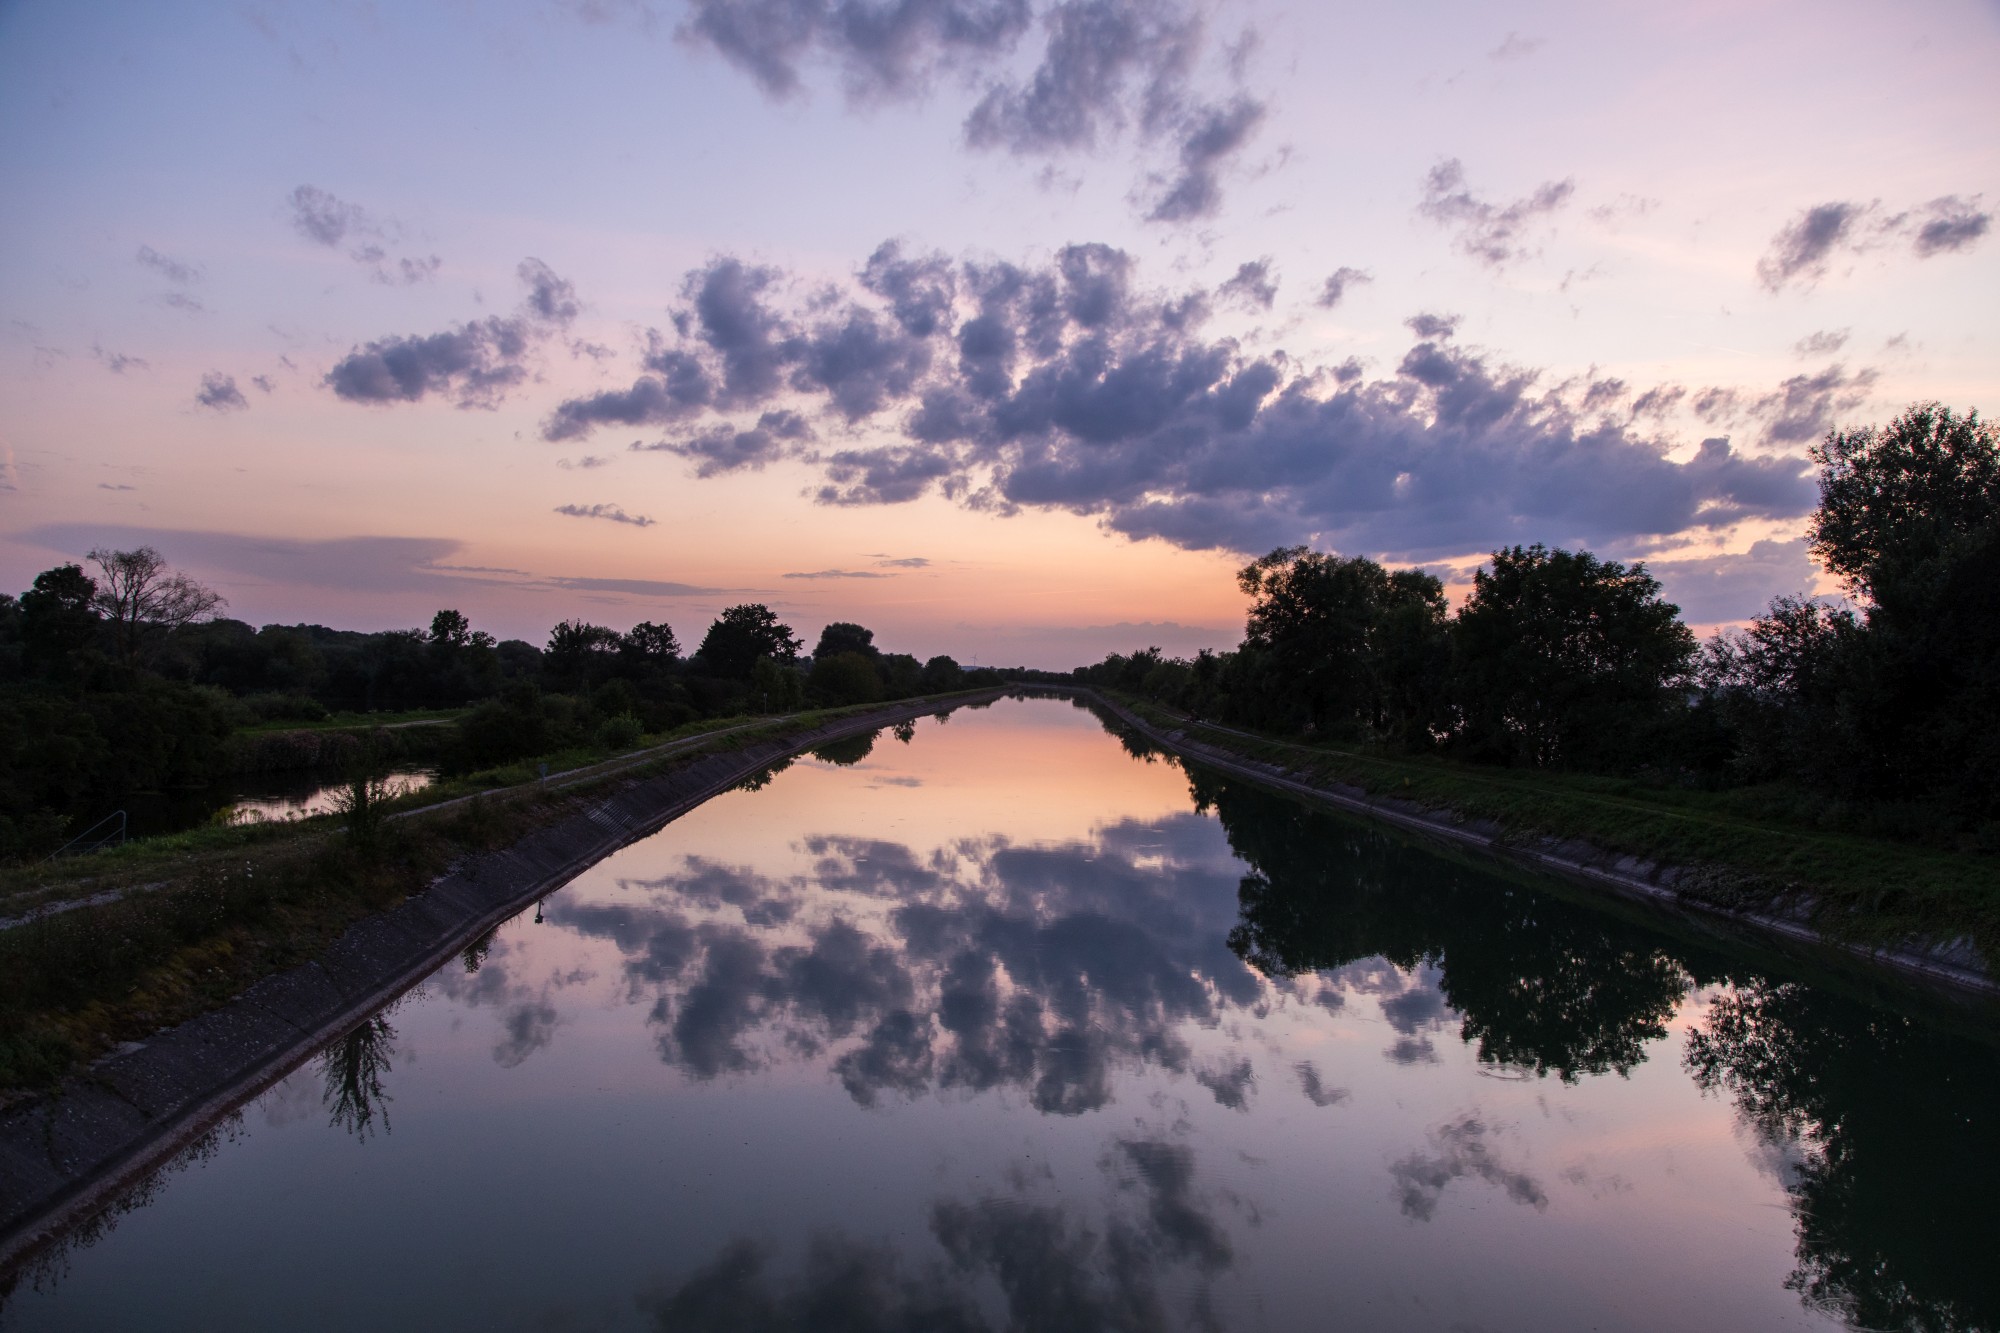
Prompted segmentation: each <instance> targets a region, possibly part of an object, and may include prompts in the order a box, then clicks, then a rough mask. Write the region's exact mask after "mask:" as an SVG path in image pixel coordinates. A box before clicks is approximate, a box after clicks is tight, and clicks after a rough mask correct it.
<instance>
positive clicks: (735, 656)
mask: <svg viewBox="0 0 2000 1333" xmlns="http://www.w3.org/2000/svg"><path fill="white" fill-rule="evenodd" d="M799 647H800V640H799V637H798V636H797V635H796V634H793V633H792V628H791V626H789V625H786V624H783V623H782V622H780V621H779V619H778V616H777V613H776V612H775V611H773V610H771V608H770V607H768V606H765V605H764V604H763V603H761V602H746V603H744V604H743V605H741V606H732V607H729V608H728V609H726V610H724V611H723V613H722V614H721V615H719V616H717V617H716V618H715V623H714V624H712V625H710V626H709V627H708V633H707V634H706V635H705V636H704V637H703V638H702V641H701V649H700V653H699V656H700V657H701V660H702V664H703V665H704V666H705V667H706V668H707V669H708V671H709V673H710V674H711V675H716V676H721V677H723V678H724V679H727V680H748V679H749V678H750V671H751V668H752V667H754V666H755V665H756V663H757V659H758V658H760V657H768V658H770V659H772V660H773V661H775V662H795V661H797V660H798V656H799Z"/></svg>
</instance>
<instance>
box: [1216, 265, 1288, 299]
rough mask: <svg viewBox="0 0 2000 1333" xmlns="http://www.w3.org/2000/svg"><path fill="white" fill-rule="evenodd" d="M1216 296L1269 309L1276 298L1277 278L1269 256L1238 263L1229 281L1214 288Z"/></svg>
mask: <svg viewBox="0 0 2000 1333" xmlns="http://www.w3.org/2000/svg"><path fill="white" fill-rule="evenodd" d="M1215 294H1216V296H1217V297H1218V298H1219V299H1221V300H1224V301H1234V302H1237V303H1238V304H1240V305H1243V306H1247V307H1249V308H1251V309H1255V310H1269V309H1270V308H1271V307H1272V305H1273V304H1275V303H1276V301H1277V299H1278V279H1277V278H1276V277H1275V276H1274V275H1273V274H1272V272H1271V260H1270V257H1269V256H1266V257H1265V258H1263V259H1253V260H1251V261H1250V262H1249V263H1246V264H1239V265H1237V267H1236V273H1235V275H1234V276H1233V277H1231V278H1230V279H1229V281H1227V282H1225V283H1223V284H1222V286H1220V287H1218V288H1216V290H1215Z"/></svg>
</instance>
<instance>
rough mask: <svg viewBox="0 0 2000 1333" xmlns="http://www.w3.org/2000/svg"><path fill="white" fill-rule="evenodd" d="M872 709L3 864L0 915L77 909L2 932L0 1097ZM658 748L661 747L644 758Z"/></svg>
mask: <svg viewBox="0 0 2000 1333" xmlns="http://www.w3.org/2000/svg"><path fill="white" fill-rule="evenodd" d="M941 702H943V701H942V700H941ZM873 707H876V706H867V707H861V708H849V709H835V710H829V711H826V712H820V713H807V714H800V715H797V716H795V717H792V718H789V719H782V720H776V719H765V718H758V719H723V720H719V721H711V722H709V723H707V724H705V725H704V726H703V727H701V728H699V729H684V732H683V733H675V734H673V735H670V736H665V737H656V738H650V739H649V741H648V742H647V744H646V745H645V746H642V747H641V748H639V749H637V750H635V751H631V752H627V753H625V754H622V755H610V754H606V753H605V752H603V751H596V752H578V753H575V754H570V755H554V756H549V757H548V759H549V764H550V772H551V774H552V775H554V774H556V773H559V772H561V771H562V770H563V769H566V768H567V769H572V770H577V771H572V772H570V773H568V774H567V775H566V776H565V777H564V778H563V780H561V781H554V780H552V781H549V782H546V783H545V782H542V781H540V780H539V772H538V764H536V765H528V764H523V765H515V766H513V767H511V768H507V769H500V770H494V771H492V772H488V773H483V774H474V775H471V776H469V777H466V778H463V779H459V780H457V781H455V782H453V783H450V784H447V785H445V786H443V787H437V788H431V789H428V790H426V791H425V792H423V793H421V794H419V795H418V796H415V797H410V798H404V799H403V800H400V801H398V802H393V803H390V804H389V805H388V806H386V807H385V808H384V809H383V811H382V813H383V814H384V815H387V814H393V813H407V814H408V817H406V818H382V819H378V820H375V821H372V823H371V826H370V828H369V830H368V831H367V834H366V836H359V837H357V836H354V829H353V827H352V826H351V824H348V823H344V822H343V821H342V820H341V819H340V818H338V817H334V816H327V817H321V818H317V819H310V820H301V821H298V822H296V823H287V824H263V825H248V826H232V827H220V826H217V827H208V828H202V829H197V830H193V831H191V832H188V833H182V834H177V835H173V836H170V837H163V838H156V839H148V840H145V841H143V842H135V843H131V844H128V845H127V846H125V847H123V848H119V849H117V850H115V851H111V852H106V853H102V854H99V855H96V856H92V857H87V858H79V859H77V860H75V861H68V862H58V863H55V864H53V865H48V866H41V867H25V868H17V869H14V870H10V871H7V872H5V873H4V874H0V916H19V915H21V914H22V912H23V911H24V910H26V909H28V908H31V907H34V906H46V905H48V904H50V903H52V902H63V901H69V902H78V901H81V902H83V903H84V904H85V905H82V906H75V907H72V908H70V909H69V910H65V911H60V912H54V913H49V914H46V915H41V916H37V917H36V918H35V919H33V920H30V921H27V922H26V923H24V924H20V925H17V926H14V927H13V928H11V929H7V930H0V1100H5V1099H7V1098H10V1097H12V1096H17V1095H21V1094H22V1093H24V1092H28V1091H32V1090H36V1089H40V1088H45V1087H49V1086H51V1085H53V1084H55V1083H56V1082H58V1081H60V1080H61V1079H62V1078H63V1077H64V1076H65V1075H67V1074H69V1073H72V1072H74V1071H75V1070H76V1069H78V1068H79V1067H80V1066H81V1065H82V1064H84V1063H87V1062H88V1061H89V1060H90V1059H92V1058H94V1057H96V1056H97V1055H99V1054H102V1053H103V1052H105V1051H107V1050H110V1049H112V1048H113V1047H115V1046H117V1045H118V1044H119V1043H121V1042H126V1041H135V1040H140V1039H143V1038H144V1037H146V1036H147V1035H149V1034H151V1033H152V1032H154V1031H157V1030H159V1029H161V1028H163V1027H169V1026H172V1025H174V1024H176V1023H179V1022H182V1021H184V1020H186V1019H188V1018H190V1017H192V1016H194V1015H195V1014H198V1013H201V1012H203V1011H205V1010H207V1009H210V1008H212V1007H214V1006H216V1005H218V1004H220V1003H222V1002H223V1001H225V1000H227V999H229V998H230V997H232V996H234V995H236V994H239V993H240V992H241V991H243V990H244V989H246V988H248V987H249V986H250V985H251V984H253V983H254V982H256V981H258V980H260V979H261V978H263V977H265V976H269V975H271V974H273V973H275V972H279V971H282V970H284V969H286V968H289V967H292V966H295V965H297V964H299V963H302V962H305V961H307V960H309V959H311V958H313V957H315V956H316V955H317V954H318V953H319V952H320V951H321V950H323V949H324V948H325V947H326V946H327V945H328V944H329V943H331V942H332V941H333V940H334V939H336V938H337V937H338V936H339V935H340V933H341V932H342V931H344V930H345V929H347V928H348V927H349V926H351V925H352V924H354V923H355V922H356V921H358V920H360V919H361V918H362V917H364V916H366V915H368V914H369V913H371V912H376V911H380V910H383V909H384V908H387V907H390V906H393V905H394V904H396V903H398V902H400V901H402V900H403V899H404V898H405V897H407V896H408V895H410V894H412V893H416V892H419V891H421V890H422V889H423V888H424V887H425V886H426V885H428V884H429V883H430V882H431V881H432V880H434V879H435V878H436V877H437V876H438V875H440V874H441V873H443V872H444V870H445V869H446V868H447V867H448V866H449V865H451V864H452V863H453V862H454V861H457V860H460V859H462V858H464V857H466V856H470V855H475V854H478V853H480V852H486V851H492V850H496V849H498V848H501V847H504V846H508V845H510V844H512V843H513V842H515V841H517V840H518V839H519V838H520V837H521V836H522V835H523V834H524V833H526V832H527V831H529V830H531V829H534V828H538V827H543V826H545V825H548V824H552V823H555V822H557V821H560V820H562V819H564V818H567V817H568V816H570V815H572V814H575V813H578V812H580V811H582V810H584V809H586V808H588V807H589V806H590V805H591V804H592V803H593V802H594V801H595V800H597V799H600V798H601V797H602V796H603V795H604V794H605V792H606V791H607V790H609V789H610V788H612V787H613V786H615V785H618V784H623V783H625V782H629V781H632V780H635V779H638V778H642V777H647V776H652V775H654V774H656V773H659V772H663V771H667V770H670V769H672V768H673V767H676V766H679V765H682V764H687V763H690V762H693V761H694V760H696V759H697V758H700V757H702V756H705V755H711V754H715V753H718V752H724V751H732V750H737V749H741V748H743V747H745V746H748V745H751V744H754V743H756V742H758V741H762V740H768V739H772V738H773V737H776V736H782V735H786V734H792V733H799V732H804V731H807V730H810V729H811V728H813V727H815V726H818V725H820V724H822V723H825V722H827V721H830V720H834V719H837V718H839V717H843V716H850V715H854V714H857V713H866V712H868V711H871V709H872V708H873ZM676 742H678V744H676ZM663 744H664V745H672V746H673V748H672V749H671V751H670V752H667V753H658V752H655V753H648V751H649V750H652V751H657V750H658V747H659V746H661V745H663ZM572 761H582V766H581V767H579V764H578V763H577V762H572ZM399 807H400V809H399Z"/></svg>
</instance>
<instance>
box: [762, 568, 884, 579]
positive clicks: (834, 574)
mask: <svg viewBox="0 0 2000 1333" xmlns="http://www.w3.org/2000/svg"><path fill="white" fill-rule="evenodd" d="M780 577H783V578H788V579H892V578H894V577H896V576H895V575H894V574H884V573H881V572H880V571H878V570H870V569H815V570H812V571H810V572H806V571H801V572H798V573H794V574H785V575H781V576H780Z"/></svg>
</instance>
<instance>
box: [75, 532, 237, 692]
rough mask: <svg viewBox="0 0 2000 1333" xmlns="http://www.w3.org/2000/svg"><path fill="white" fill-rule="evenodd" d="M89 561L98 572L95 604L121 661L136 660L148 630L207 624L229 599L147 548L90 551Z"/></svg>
mask: <svg viewBox="0 0 2000 1333" xmlns="http://www.w3.org/2000/svg"><path fill="white" fill-rule="evenodd" d="M90 560H91V563H93V564H95V565H96V566H97V568H98V569H99V570H100V571H101V572H102V574H103V576H104V577H103V578H102V579H101V580H99V581H98V585H97V594H96V598H95V601H94V605H95V606H96V607H97V610H98V612H99V613H100V614H102V615H103V617H104V618H105V620H107V621H109V622H110V624H111V631H112V641H113V643H114V644H115V645H116V647H117V650H118V657H119V659H120V660H121V661H123V662H125V663H127V664H130V663H132V662H135V661H137V660H138V655H139V647H140V642H141V636H142V634H143V632H144V631H145V630H146V629H147V628H148V627H153V628H157V629H161V630H169V631H171V630H176V629H179V628H180V627H181V626H183V625H191V624H193V623H194V622H195V621H198V620H206V619H208V618H209V617H210V616H212V615H214V614H215V612H216V610H217V609H218V608H220V607H224V606H227V605H228V604H229V603H228V601H227V600H226V599H225V598H224V597H223V596H222V594H221V593H218V592H216V591H214V590H213V589H210V588H205V587H203V586H202V585H201V584H199V583H197V582H195V581H194V580H193V579H191V578H189V577H188V576H187V575H185V574H182V573H180V572H179V571H177V570H175V569H172V568H170V567H169V566H168V564H167V562H166V558H165V557H164V556H162V555H161V554H160V553H159V552H158V551H156V550H154V549H153V548H152V547H150V546H141V547H139V548H138V549H137V550H135V551H107V550H103V549H101V548H100V549H98V550H94V551H92V552H91V553H90Z"/></svg>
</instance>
